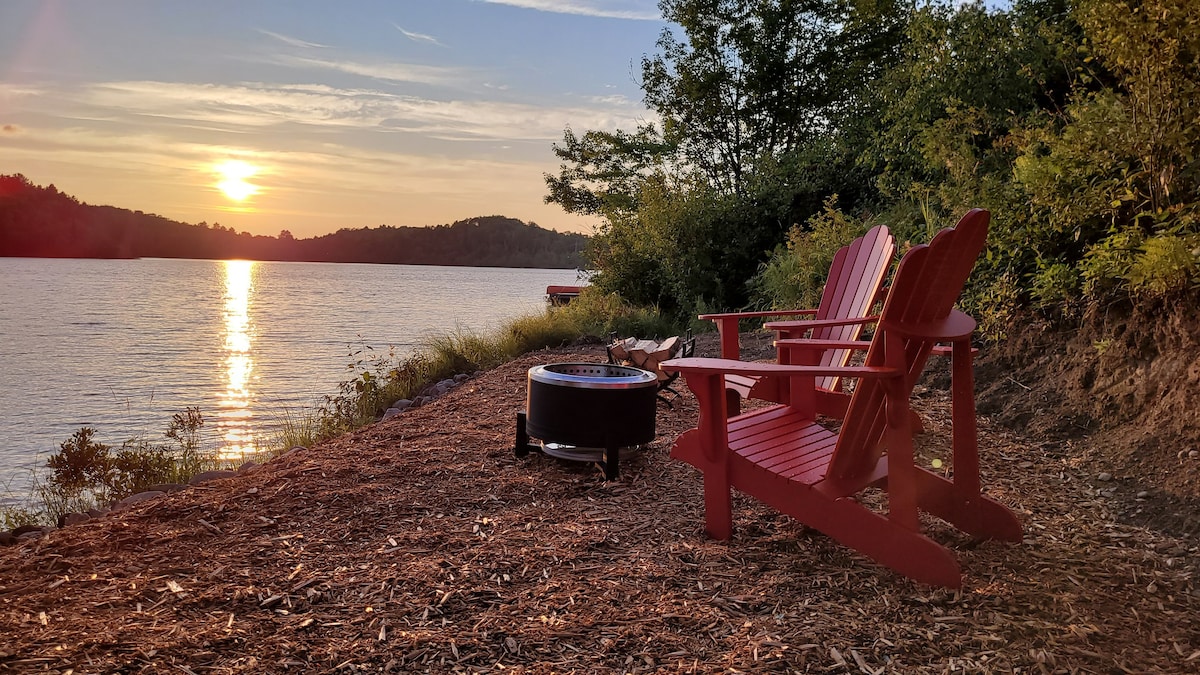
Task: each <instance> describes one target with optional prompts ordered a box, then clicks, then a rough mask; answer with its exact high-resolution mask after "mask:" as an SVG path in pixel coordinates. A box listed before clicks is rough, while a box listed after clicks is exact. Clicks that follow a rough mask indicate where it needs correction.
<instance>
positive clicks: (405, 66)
mask: <svg viewBox="0 0 1200 675" xmlns="http://www.w3.org/2000/svg"><path fill="white" fill-rule="evenodd" d="M273 61H274V62H275V63H278V64H279V65H284V66H293V67H302V68H316V69H320V70H333V71H337V72H341V73H349V74H351V75H360V76H363V77H370V78H373V79H376V80H386V81H388V82H413V83H416V84H438V85H450V84H455V83H457V82H459V81H460V80H462V79H463V73H462V71H461V70H460V69H457V68H446V67H439V66H422V65H415V64H411V63H394V62H393V63H385V62H380V63H362V62H358V61H349V60H335V59H316V58H309V57H304V56H278V57H275V58H274V59H273Z"/></svg>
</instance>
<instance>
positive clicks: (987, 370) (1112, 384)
mask: <svg viewBox="0 0 1200 675" xmlns="http://www.w3.org/2000/svg"><path fill="white" fill-rule="evenodd" d="M1198 297H1200V296H1197V294H1191V295H1189V296H1188V297H1185V298H1180V299H1177V300H1175V301H1174V302H1158V303H1148V304H1142V305H1137V306H1119V307H1111V308H1109V309H1108V310H1106V311H1104V312H1096V313H1093V314H1092V315H1089V316H1088V317H1086V318H1085V319H1084V320H1083V321H1082V322H1080V323H1079V325H1078V326H1077V327H1075V328H1073V329H1070V330H1053V329H1051V328H1050V327H1049V326H1048V325H1047V324H1046V323H1045V322H1039V321H1035V320H1028V321H1022V322H1018V323H1015V324H1014V326H1013V328H1012V330H1011V331H1010V335H1009V336H1008V338H1007V339H1006V340H1004V341H1002V342H1001V343H1000V344H998V345H995V346H992V347H989V348H988V349H986V350H985V351H984V354H983V355H982V357H981V358H980V359H979V361H978V363H977V368H976V381H977V390H978V402H979V412H980V414H984V415H989V416H990V417H991V418H992V419H993V420H995V421H997V422H999V423H1001V424H1003V425H1004V426H1006V427H1009V428H1011V429H1014V430H1019V431H1021V432H1022V433H1024V434H1026V435H1028V436H1029V437H1031V438H1034V439H1038V441H1039V442H1040V443H1042V444H1043V446H1044V447H1046V448H1047V449H1057V450H1059V451H1060V452H1062V454H1063V456H1064V457H1066V458H1069V459H1072V460H1074V461H1076V462H1077V463H1078V464H1079V465H1080V466H1083V467H1086V468H1087V470H1088V471H1089V472H1090V473H1091V475H1092V476H1093V478H1094V479H1096V489H1097V490H1100V491H1108V492H1109V495H1108V496H1113V497H1117V498H1119V499H1121V501H1122V502H1123V504H1124V505H1123V507H1122V508H1121V509H1120V511H1121V516H1122V517H1123V518H1125V519H1127V520H1128V521H1129V522H1133V523H1138V524H1143V525H1146V526H1149V527H1154V528H1158V529H1161V530H1164V531H1167V532H1173V533H1177V534H1182V533H1190V534H1192V535H1195V534H1197V533H1198V532H1200V415H1198V413H1197V407H1198V405H1200V314H1198V313H1197V312H1196V308H1197V306H1198V303H1197V299H1198Z"/></svg>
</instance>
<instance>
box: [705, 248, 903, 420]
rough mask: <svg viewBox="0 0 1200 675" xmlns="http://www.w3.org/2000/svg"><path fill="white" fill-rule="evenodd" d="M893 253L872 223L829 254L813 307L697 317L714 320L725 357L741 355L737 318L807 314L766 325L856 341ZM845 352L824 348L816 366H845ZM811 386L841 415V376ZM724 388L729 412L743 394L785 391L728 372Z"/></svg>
mask: <svg viewBox="0 0 1200 675" xmlns="http://www.w3.org/2000/svg"><path fill="white" fill-rule="evenodd" d="M895 254H896V240H895V238H894V237H892V235H891V232H889V231H888V228H887V227H884V226H882V225H880V226H876V227H873V228H871V229H870V230H868V231H867V233H866V234H864V235H863V236H861V237H859V238H858V239H855V240H854V241H853V242H851V243H850V244H848V245H846V246H843V247H842V248H841V249H840V250H838V252H837V253H836V254H835V255H834V257H833V264H832V265H830V266H829V277H828V279H827V281H826V283H825V290H824V291H823V292H822V293H821V302H820V303H819V304H818V306H817V308H816V309H798V310H783V311H763V312H731V313H726V314H701V315H700V318H701V319H708V320H710V321H712V322H714V323H716V324H717V331H718V332H719V333H720V336H721V358H724V359H734V360H737V359H739V358H740V357H741V344H740V341H739V339H738V337H739V336H738V322H739V321H740V320H742V319H754V318H766V317H774V316H779V317H783V316H809V317H812V318H811V319H806V320H800V321H779V322H772V323H770V324H767V327H768V328H770V329H772V330H774V331H775V332H776V334H777V335H778V337H780V338H783V339H796V338H802V337H805V335H806V334H808V337H809V338H810V339H813V340H857V339H858V338H859V336H860V335H861V334H862V331H863V329H864V328H865V327H866V325H867V324H869V323H871V322H872V321H874V317H869V316H868V313H869V312H870V311H871V308H872V307H873V306H875V304H876V302H877V300H878V299H879V297H880V295H881V292H880V291H881V289H882V288H883V279H884V277H885V276H886V275H887V270H888V265H890V264H891V262H892V256H894V255H895ZM864 319H865V320H864ZM850 354H851V351H850V350H849V349H830V350H826V351H824V352H822V353H821V356H820V362H819V365H822V366H844V365H846V364H847V363H848V362H849V360H850ZM778 361H779V363H787V362H788V361H787V355H786V353H785V352H782V351H781V352H779V353H778ZM816 386H817V389H818V390H819V391H820V392H822V395H821V396H820V399H821V401H820V402H819V404H818V405H819V406H820V412H821V414H824V415H830V416H840V415H841V413H843V412H844V411H845V407H846V403H847V402H848V398H847V397H846V396H845V395H844V394H841V392H842V382H841V376H838V375H831V376H827V377H821V378H818V380H817V385H816ZM725 388H726V391H727V396H728V397H729V401H728V407H729V411H730V414H737V412H738V411H739V409H740V407H741V400H742V399H744V398H757V399H761V400H765V401H775V402H777V403H783V402H784V400H783V398H782V397H783V395H784V392H783V391H782V390H781V389H780V388H779V387H778V386H777V383H776V381H774V380H769V379H768V380H762V379H760V378H757V377H754V376H749V375H743V374H738V373H730V374H729V375H727V376H726V377H725ZM825 394H833V395H832V396H828V395H825Z"/></svg>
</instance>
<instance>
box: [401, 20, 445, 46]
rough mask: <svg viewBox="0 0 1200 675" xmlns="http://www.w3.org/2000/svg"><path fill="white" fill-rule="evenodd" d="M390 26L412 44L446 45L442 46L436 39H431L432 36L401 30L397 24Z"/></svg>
mask: <svg viewBox="0 0 1200 675" xmlns="http://www.w3.org/2000/svg"><path fill="white" fill-rule="evenodd" d="M392 26H394V27H395V28H396V30H398V31H400V32H401V33H403V34H404V37H406V38H408V39H409V40H412V41H413V42H425V43H427V44H431V45H437V46H439V47H445V46H446V45H444V44H442V43H441V42H439V41H438V39H437V38H435V37H433V36H432V35H425V34H423V33H414V32H412V31H408V30H404V28H402V27H401V26H400V25H399V24H395V23H393V24H392Z"/></svg>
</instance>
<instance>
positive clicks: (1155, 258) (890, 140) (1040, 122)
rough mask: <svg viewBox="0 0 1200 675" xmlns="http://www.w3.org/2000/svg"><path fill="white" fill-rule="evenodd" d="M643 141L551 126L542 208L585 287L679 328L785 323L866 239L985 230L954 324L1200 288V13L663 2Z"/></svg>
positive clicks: (848, 0)
mask: <svg viewBox="0 0 1200 675" xmlns="http://www.w3.org/2000/svg"><path fill="white" fill-rule="evenodd" d="M659 6H660V8H661V10H662V14H663V17H664V18H665V19H666V20H667V21H669V22H671V23H672V24H673V25H671V26H670V28H669V29H668V30H665V31H664V32H663V34H662V37H661V39H660V41H659V43H658V50H657V53H656V54H652V55H648V56H645V57H643V59H642V69H641V82H642V88H643V90H644V93H645V101H646V103H647V104H648V105H649V106H650V107H651V108H652V109H653V112H654V113H655V115H652V116H650V118H651V119H655V120H657V121H656V122H650V123H646V124H645V125H643V126H640V127H639V128H636V129H626V130H620V131H615V132H614V131H608V130H591V131H586V132H582V133H577V132H576V131H573V130H571V129H569V128H568V129H567V130H566V131H565V134H564V138H563V140H562V141H561V142H560V143H559V144H557V145H556V146H555V152H556V154H557V155H558V157H559V158H560V160H561V161H562V165H561V168H560V170H559V171H558V172H557V173H555V174H549V175H547V176H546V182H547V186H548V188H549V194H548V196H547V198H546V199H547V201H548V202H552V203H557V204H560V205H561V206H562V207H563V208H564V209H565V210H567V211H569V212H573V213H584V214H593V215H597V216H599V217H601V218H602V219H603V221H602V225H601V227H600V229H599V231H598V233H597V236H595V237H593V240H592V244H591V247H590V258H591V260H590V265H589V267H590V268H592V269H595V270H599V274H598V275H596V276H595V277H593V283H594V284H596V285H598V286H600V287H601V288H602V289H604V290H613V291H619V292H620V293H621V294H622V295H623V296H624V297H626V298H628V299H630V300H632V301H634V302H638V303H644V304H652V305H657V306H659V307H660V308H662V309H663V310H664V311H666V312H669V313H672V314H675V315H676V316H680V317H684V316H693V315H694V314H695V313H696V312H698V311H704V310H719V309H730V308H740V307H748V306H756V307H767V306H777V307H778V306H795V305H794V303H799V302H801V301H802V300H803V299H804V298H805V295H806V294H808V295H811V294H812V291H813V290H814V289H816V288H819V287H820V284H821V283H823V279H824V276H825V273H826V269H827V266H828V264H829V260H830V255H831V253H832V251H833V250H835V249H836V248H837V247H839V246H841V245H844V244H845V243H848V242H849V241H850V240H851V239H852V238H853V237H854V236H855V235H856V234H858V233H860V232H863V231H865V230H866V228H868V227H869V226H871V225H872V224H875V223H884V224H887V225H889V226H890V227H892V229H893V231H895V232H896V233H897V234H898V237H899V239H900V241H901V242H903V243H904V245H909V244H917V243H921V242H925V241H928V239H929V237H930V236H931V235H932V234H933V232H934V231H935V230H936V229H938V228H940V227H943V226H946V225H950V224H953V222H954V221H955V220H956V219H957V218H958V216H960V215H962V214H963V213H965V212H966V211H967V210H968V209H969V208H971V207H983V208H987V209H989V210H990V211H991V212H992V214H993V222H992V227H991V230H990V234H989V241H988V249H987V253H986V256H984V257H983V258H982V259H981V260H980V262H979V263H978V265H977V266H976V268H975V272H974V274H973V276H972V281H971V285H970V287H969V288H968V290H967V292H966V294H965V295H964V304H965V305H966V308H967V309H968V310H969V311H971V312H972V313H973V314H975V315H976V316H978V317H979V318H980V319H981V320H982V322H983V325H984V327H985V329H987V331H989V333H990V334H992V335H997V334H999V333H1002V332H1003V331H1004V328H1005V326H1007V325H1009V323H1010V321H1011V318H1010V317H1012V316H1014V315H1015V314H1016V313H1018V312H1023V311H1031V310H1032V311H1036V312H1041V313H1043V314H1045V315H1048V316H1057V317H1066V318H1070V317H1072V316H1078V315H1080V314H1081V313H1083V312H1086V310H1087V309H1089V308H1098V307H1105V306H1108V305H1109V304H1110V303H1112V302H1114V301H1117V302H1124V303H1128V302H1130V301H1131V300H1144V299H1148V298H1164V297H1168V296H1170V295H1171V294H1175V293H1179V292H1183V291H1186V290H1187V289H1189V288H1191V287H1193V286H1195V285H1197V284H1198V283H1200V265H1198V260H1200V221H1198V220H1197V214H1198V213H1200V210H1198V206H1200V105H1198V104H1197V101H1200V2H1196V1H1195V0H1137V1H1135V0H1015V1H1014V2H1012V3H1011V4H1010V3H1001V4H996V3H990V2H989V3H988V4H987V5H985V4H962V3H960V2H957V1H954V2H951V1H949V0H934V1H932V2H910V1H905V0H814V1H812V2H803V3H801V2H791V1H788V0H762V1H755V2H744V1H742V0H662V1H661V2H660V3H659Z"/></svg>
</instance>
